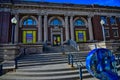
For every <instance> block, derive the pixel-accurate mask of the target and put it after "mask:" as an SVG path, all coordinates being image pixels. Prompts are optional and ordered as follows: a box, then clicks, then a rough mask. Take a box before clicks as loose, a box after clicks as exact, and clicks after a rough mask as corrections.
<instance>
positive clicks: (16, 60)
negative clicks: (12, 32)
mask: <svg viewBox="0 0 120 80" xmlns="http://www.w3.org/2000/svg"><path fill="white" fill-rule="evenodd" d="M26 49H27V48H20V49H19V55H17V56H16V58H15V69H17V68H18V60H19V59H20V58H21V57H23V56H24V55H25V54H26V52H25V51H26Z"/></svg>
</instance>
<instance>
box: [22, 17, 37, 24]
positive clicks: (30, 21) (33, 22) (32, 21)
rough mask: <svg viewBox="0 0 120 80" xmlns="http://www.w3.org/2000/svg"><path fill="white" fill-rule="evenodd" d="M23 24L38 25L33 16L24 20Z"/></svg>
mask: <svg viewBox="0 0 120 80" xmlns="http://www.w3.org/2000/svg"><path fill="white" fill-rule="evenodd" d="M23 25H36V21H35V20H34V19H32V18H27V19H25V20H24V21H23Z"/></svg>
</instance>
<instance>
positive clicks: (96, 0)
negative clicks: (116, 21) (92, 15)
mask: <svg viewBox="0 0 120 80" xmlns="http://www.w3.org/2000/svg"><path fill="white" fill-rule="evenodd" d="M23 1H34V2H37V1H38V2H40V1H44V2H54V3H73V4H99V5H103V6H118V7H120V0H23Z"/></svg>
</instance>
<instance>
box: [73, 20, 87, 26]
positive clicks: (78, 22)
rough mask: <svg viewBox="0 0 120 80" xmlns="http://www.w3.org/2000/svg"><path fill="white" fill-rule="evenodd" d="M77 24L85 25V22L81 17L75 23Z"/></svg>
mask: <svg viewBox="0 0 120 80" xmlns="http://www.w3.org/2000/svg"><path fill="white" fill-rule="evenodd" d="M74 25H75V26H85V22H84V21H83V20H81V19H78V20H76V21H75V23H74Z"/></svg>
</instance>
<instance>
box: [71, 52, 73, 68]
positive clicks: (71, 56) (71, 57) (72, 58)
mask: <svg viewBox="0 0 120 80" xmlns="http://www.w3.org/2000/svg"><path fill="white" fill-rule="evenodd" d="M71 67H73V55H72V54H71Z"/></svg>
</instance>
